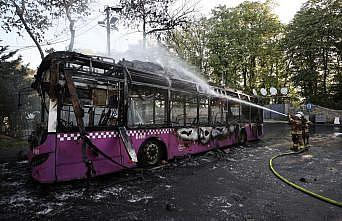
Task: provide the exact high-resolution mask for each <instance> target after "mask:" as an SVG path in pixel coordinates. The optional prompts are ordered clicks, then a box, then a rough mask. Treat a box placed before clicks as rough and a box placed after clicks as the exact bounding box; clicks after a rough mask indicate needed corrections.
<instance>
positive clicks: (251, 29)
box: [208, 1, 285, 92]
mask: <svg viewBox="0 0 342 221" xmlns="http://www.w3.org/2000/svg"><path fill="white" fill-rule="evenodd" d="M210 23H211V25H210V30H211V32H210V33H209V35H208V38H209V39H208V49H209V63H210V65H211V67H212V69H213V76H216V81H219V80H220V79H221V78H224V79H225V84H226V85H228V86H233V87H236V86H240V83H241V80H240V79H241V78H242V86H243V89H244V90H246V91H248V92H250V91H251V89H252V88H255V87H258V86H261V85H262V86H269V84H272V83H273V82H272V81H270V79H273V80H277V79H279V80H280V81H282V80H283V77H282V76H280V75H281V74H283V73H284V70H283V68H284V66H285V65H284V63H283V62H284V60H282V59H281V58H282V53H281V51H282V49H281V45H280V40H281V38H282V35H281V33H282V30H283V27H282V25H281V23H280V21H279V19H278V17H277V16H276V15H275V14H273V13H272V11H271V7H270V2H268V1H266V3H258V2H248V1H246V2H243V3H242V4H240V5H238V6H237V7H235V8H227V7H225V6H221V7H217V8H216V9H214V10H213V16H212V18H210ZM277 83H279V82H277ZM272 86H275V85H272Z"/></svg>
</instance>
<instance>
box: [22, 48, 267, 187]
mask: <svg viewBox="0 0 342 221" xmlns="http://www.w3.org/2000/svg"><path fill="white" fill-rule="evenodd" d="M177 76H180V75H179V73H175V70H173V69H166V68H163V67H161V66H159V65H157V64H154V63H149V62H141V61H126V60H121V61H118V62H116V61H115V60H113V59H111V58H105V57H100V56H88V55H84V54H80V53H75V52H55V53H52V54H49V55H48V56H46V57H45V58H44V59H43V61H42V63H41V64H40V66H39V68H38V71H37V74H36V76H35V82H34V83H33V84H32V87H33V88H34V89H35V90H37V91H38V93H39V95H40V98H41V122H40V123H39V124H38V126H37V129H36V131H34V132H33V134H32V136H31V145H30V150H29V154H28V158H29V161H30V165H31V168H32V177H33V178H34V179H35V180H37V181H38V182H41V183H52V182H60V181H67V180H74V179H82V178H87V177H93V176H99V175H103V174H108V173H113V172H116V171H120V170H123V169H128V168H133V167H136V166H143V167H149V166H153V165H157V164H159V163H160V162H161V161H163V160H165V161H167V160H170V159H172V158H174V157H176V156H182V155H185V154H195V153H199V152H204V151H208V150H211V149H214V148H222V147H227V146H229V145H234V144H237V143H245V142H247V141H251V140H256V139H259V138H260V137H261V136H262V135H263V118H262V116H263V114H262V110H259V109H257V108H254V107H250V106H247V105H242V104H240V103H237V102H233V101H231V100H229V97H236V98H239V99H244V100H246V101H250V102H254V103H257V102H258V100H257V98H256V97H253V96H249V95H246V94H243V93H241V92H238V91H234V90H229V89H224V88H221V87H215V86H208V87H210V88H209V90H208V87H203V85H200V84H199V83H196V82H194V81H192V79H186V78H184V79H179V77H177ZM227 96H228V97H227Z"/></svg>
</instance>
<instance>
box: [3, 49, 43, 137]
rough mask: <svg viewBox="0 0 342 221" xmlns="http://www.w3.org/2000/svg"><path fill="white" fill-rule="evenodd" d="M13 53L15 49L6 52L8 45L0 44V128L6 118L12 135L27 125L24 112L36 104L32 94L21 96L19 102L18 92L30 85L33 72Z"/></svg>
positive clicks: (30, 109)
mask: <svg viewBox="0 0 342 221" xmlns="http://www.w3.org/2000/svg"><path fill="white" fill-rule="evenodd" d="M15 54H16V51H14V52H8V46H0V93H1V95H2V98H1V100H0V128H3V126H4V125H3V124H4V120H5V119H7V120H6V123H7V127H8V129H9V131H7V132H10V134H12V135H17V133H18V132H19V131H20V129H22V128H23V127H25V126H27V125H26V124H25V123H26V120H27V118H26V114H27V113H32V110H33V109H35V108H36V106H37V105H38V103H37V102H36V100H35V97H32V96H31V97H29V96H25V98H24V97H22V98H21V102H19V96H18V92H19V91H20V90H21V89H22V88H28V87H29V86H30V83H31V80H32V77H33V73H34V72H33V71H32V70H30V69H28V68H27V66H26V65H22V61H21V57H18V58H14V56H15ZM20 104H21V105H20Z"/></svg>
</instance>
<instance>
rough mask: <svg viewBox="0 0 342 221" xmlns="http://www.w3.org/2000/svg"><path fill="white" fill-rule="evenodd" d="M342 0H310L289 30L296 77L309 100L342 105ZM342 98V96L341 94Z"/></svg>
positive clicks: (288, 47) (298, 84) (292, 70)
mask: <svg viewBox="0 0 342 221" xmlns="http://www.w3.org/2000/svg"><path fill="white" fill-rule="evenodd" d="M341 8H342V5H341V1H339V0H320V1H318V0H310V1H308V2H307V3H306V4H304V5H303V7H302V8H301V10H300V11H299V12H298V13H297V14H296V15H295V17H294V19H293V21H292V22H291V23H290V25H289V27H288V31H287V34H286V39H285V42H286V44H285V45H286V50H287V55H288V60H289V62H290V69H291V72H292V81H293V82H294V84H295V85H296V86H301V87H302V91H301V93H302V96H304V97H305V98H307V99H308V100H309V101H311V102H314V103H317V104H320V105H323V106H329V107H333V108H342V105H341V103H340V104H337V103H336V99H337V98H338V97H339V95H340V94H341V86H340V85H341V80H340V72H341V64H340V61H341V47H342V43H341V33H342V30H341V29H342V17H341ZM339 98H340V99H341V97H339Z"/></svg>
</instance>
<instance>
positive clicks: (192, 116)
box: [185, 97, 197, 126]
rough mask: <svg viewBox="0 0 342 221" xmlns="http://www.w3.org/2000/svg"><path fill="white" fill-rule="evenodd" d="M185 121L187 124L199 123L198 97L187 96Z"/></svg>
mask: <svg viewBox="0 0 342 221" xmlns="http://www.w3.org/2000/svg"><path fill="white" fill-rule="evenodd" d="M185 116H186V119H185V122H186V125H187V126H192V125H196V124H197V98H196V97H187V98H186V103H185Z"/></svg>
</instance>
